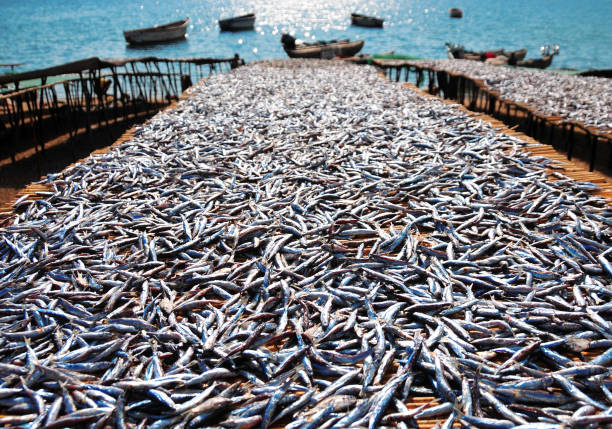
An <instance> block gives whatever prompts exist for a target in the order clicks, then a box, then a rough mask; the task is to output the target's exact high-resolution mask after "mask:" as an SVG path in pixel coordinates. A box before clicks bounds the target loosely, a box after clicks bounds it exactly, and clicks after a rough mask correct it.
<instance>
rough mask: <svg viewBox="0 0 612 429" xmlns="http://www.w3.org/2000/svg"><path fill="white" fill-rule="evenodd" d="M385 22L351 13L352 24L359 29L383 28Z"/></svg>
mask: <svg viewBox="0 0 612 429" xmlns="http://www.w3.org/2000/svg"><path fill="white" fill-rule="evenodd" d="M384 22H385V20H384V19H380V18H375V17H373V16H366V15H360V14H358V13H351V23H352V24H353V25H357V26H359V27H375V28H382V26H383V23H384Z"/></svg>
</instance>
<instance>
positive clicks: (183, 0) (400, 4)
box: [0, 0, 612, 72]
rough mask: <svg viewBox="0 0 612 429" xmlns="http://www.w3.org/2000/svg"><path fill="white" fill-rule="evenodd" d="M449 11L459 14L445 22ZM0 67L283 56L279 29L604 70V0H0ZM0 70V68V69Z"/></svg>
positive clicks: (609, 60)
mask: <svg viewBox="0 0 612 429" xmlns="http://www.w3.org/2000/svg"><path fill="white" fill-rule="evenodd" d="M450 7H459V8H461V9H463V10H464V17H463V19H451V18H449V16H448V9H449V8H450ZM0 11H1V12H0V34H2V37H0V63H25V65H24V66H23V67H21V68H20V69H19V70H20V71H24V70H30V69H35V68H41V67H48V66H51V65H56V64H61V63H64V62H68V61H74V60H77V59H81V58H85V57H90V56H98V57H101V58H111V57H112V58H118V57H137V56H144V55H156V56H164V57H188V56H198V57H231V56H233V55H234V53H238V54H240V56H242V57H243V58H245V59H246V60H247V61H251V60H255V59H263V58H284V57H285V56H286V55H285V53H284V51H283V50H282V48H281V44H280V36H281V33H282V32H290V33H292V34H294V35H295V37H296V38H299V39H302V40H307V41H313V40H329V39H341V38H351V39H359V38H363V39H365V40H366V43H365V46H364V49H363V51H362V52H366V53H380V52H385V51H390V50H394V51H395V52H396V53H398V54H406V55H413V56H418V57H424V58H444V57H445V56H446V54H445V50H444V42H446V41H452V42H457V43H461V44H463V45H465V47H466V48H468V49H477V50H484V49H494V48H506V49H519V48H527V49H528V53H527V57H528V58H532V57H537V56H539V48H540V46H541V45H542V44H558V45H560V46H561V52H560V55H559V56H558V57H555V59H554V62H553V67H569V68H578V69H586V68H612V49H611V47H612V24H611V22H612V1H610V0H581V1H575V0H537V1H535V0H488V1H487V0H430V1H419V0H389V1H375V0H333V1H332V0H325V1H323V0H276V1H270V0H268V1H266V0H242V1H237V0H233V1H221V0H139V1H136V0H103V1H102V0H0ZM246 12H255V13H256V14H257V20H256V23H255V24H256V25H255V30H254V31H247V32H239V33H220V32H219V27H218V25H217V19H219V18H226V17H230V16H235V15H239V14H242V13H246ZM351 12H360V13H364V14H368V15H375V16H379V17H382V18H384V19H385V28H384V29H382V30H380V29H365V28H360V27H353V26H351V25H350V17H349V15H350V13H351ZM186 16H189V17H190V18H191V25H190V27H189V30H188V38H187V40H186V41H184V42H179V43H174V44H169V45H161V46H159V45H158V46H155V47H151V48H147V49H134V48H129V47H127V46H126V43H125V41H124V39H123V34H122V30H125V29H131V28H138V27H148V26H151V25H154V24H160V23H165V22H169V21H174V20H177V19H181V18H184V17H186ZM4 71H6V69H1V68H0V72H4Z"/></svg>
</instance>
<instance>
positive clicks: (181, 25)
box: [123, 18, 189, 45]
mask: <svg viewBox="0 0 612 429" xmlns="http://www.w3.org/2000/svg"><path fill="white" fill-rule="evenodd" d="M188 23H189V18H185V19H183V20H181V21H175V22H171V23H169V24H164V25H156V26H155V27H149V28H137V29H135V30H125V31H124V32H123V37H125V41H126V42H128V43H130V44H133V45H143V44H148V43H161V42H170V41H172V40H180V39H184V38H185V34H186V32H187V24H188Z"/></svg>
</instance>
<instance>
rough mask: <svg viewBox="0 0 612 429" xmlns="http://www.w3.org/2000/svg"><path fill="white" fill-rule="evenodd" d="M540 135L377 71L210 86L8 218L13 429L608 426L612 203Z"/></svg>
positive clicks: (7, 366)
mask: <svg viewBox="0 0 612 429" xmlns="http://www.w3.org/2000/svg"><path fill="white" fill-rule="evenodd" d="M525 145H526V143H525V142H523V141H521V140H519V139H517V138H515V137H512V136H508V135H504V134H499V133H497V132H496V130H495V129H493V128H492V127H491V126H490V125H489V124H487V123H485V122H482V121H480V120H477V119H474V118H471V117H469V116H467V115H466V114H465V113H463V112H462V111H460V110H459V109H458V108H457V107H456V106H452V105H449V104H446V103H443V102H441V101H438V100H434V99H431V98H424V97H422V96H420V95H418V94H417V93H415V92H412V91H410V90H408V89H406V88H402V87H400V86H399V85H397V84H395V83H391V82H388V81H385V80H384V79H382V78H381V77H380V76H379V75H378V73H377V71H376V70H375V69H374V68H371V67H358V66H354V65H349V64H345V63H343V62H334V61H323V62H319V61H300V60H285V61H265V62H257V63H253V64H250V65H248V66H246V67H241V68H239V69H236V70H234V71H232V72H231V73H226V74H219V75H215V76H212V77H211V78H209V79H207V80H205V81H203V82H201V83H200V84H199V85H197V86H195V87H194V88H192V89H190V90H189V97H187V98H186V99H184V100H182V101H181V102H180V103H179V105H178V106H177V107H176V108H175V109H173V110H167V111H164V112H161V113H159V114H158V115H156V116H155V117H154V118H152V119H151V120H150V121H148V122H147V123H146V124H144V125H143V126H141V127H139V128H138V130H137V131H136V132H135V134H134V137H133V138H132V139H130V140H129V141H127V142H125V143H123V144H121V145H118V146H116V147H113V148H112V149H111V150H109V151H108V152H107V153H104V154H96V155H92V156H91V157H89V158H88V159H86V160H84V161H82V162H79V163H77V164H75V165H74V166H72V167H70V168H68V169H66V170H65V171H63V172H61V173H59V174H53V175H50V176H48V177H47V179H46V180H45V183H46V184H48V185H49V188H50V189H52V191H51V192H49V194H48V196H47V197H46V198H45V199H42V200H38V201H21V202H19V203H18V207H17V211H18V214H16V215H14V217H12V218H10V219H9V220H7V221H6V222H5V223H4V226H3V228H2V229H0V302H1V305H0V356H1V357H0V373H2V382H1V385H0V408H1V409H2V414H3V417H2V419H3V420H2V421H3V422H4V423H7V424H24V423H28V424H30V425H31V426H32V427H37V426H44V425H48V426H49V427H64V426H69V425H74V424H85V423H87V422H97V421H106V422H107V423H109V424H112V425H116V426H118V427H128V426H132V425H137V424H142V425H144V426H154V427H170V426H177V425H183V426H186V427H197V426H216V427H219V426H221V427H253V426H259V427H268V426H274V425H276V426H279V425H281V424H283V425H284V424H288V427H314V426H321V425H326V426H330V427H331V426H334V425H335V427H377V426H385V425H386V426H397V425H399V426H402V425H404V426H403V427H405V425H406V424H411V423H410V422H411V421H412V420H413V419H420V418H434V417H435V418H441V419H447V422H448V423H449V424H450V423H452V421H453V420H454V419H457V420H461V421H462V422H463V423H464V424H466V425H475V426H479V425H480V426H483V425H487V424H495V425H497V427H512V426H514V425H515V424H516V425H518V424H521V423H522V422H532V423H541V424H559V423H563V422H567V423H569V424H574V425H578V426H580V425H586V424H598V423H601V422H606V421H609V414H606V413H598V411H599V410H601V409H605V408H606V407H609V406H610V405H612V404H611V399H612V398H611V396H612V395H611V394H610V390H609V389H610V388H611V387H612V386H610V382H609V380H608V378H607V377H608V375H609V367H610V365H612V352H611V351H610V350H612V342H611V340H612V330H611V326H612V325H611V324H610V311H612V305H610V296H611V295H612V290H611V289H610V287H609V285H610V280H611V277H610V276H611V274H612V266H611V265H610V262H609V259H610V258H609V256H608V254H609V249H610V248H611V247H610V238H611V234H610V225H612V217H611V214H612V212H611V211H610V209H609V208H608V207H607V205H606V203H605V201H604V200H603V199H601V198H598V197H593V196H592V195H591V194H590V191H591V190H593V189H595V186H594V185H592V184H590V183H584V182H576V181H574V180H572V179H569V178H567V177H565V176H563V175H562V174H560V173H554V176H555V177H554V180H551V177H550V176H549V175H548V173H547V168H548V167H550V166H554V163H553V162H552V161H550V160H548V159H546V158H542V157H533V156H528V154H527V153H526V149H525ZM593 356H598V357H595V358H593ZM551 387H556V389H551ZM423 395H425V396H433V397H435V398H437V399H438V402H437V403H432V404H431V405H429V406H426V407H421V408H420V409H419V410H417V411H410V410H407V409H406V408H405V407H404V405H403V403H405V402H406V401H409V400H410V398H413V397H414V396H423ZM585 402H586V403H588V405H589V407H587V408H585V407H584V405H585ZM574 412H576V413H575V414H573V413H574ZM105 419H106V420H105ZM486 419H491V420H486Z"/></svg>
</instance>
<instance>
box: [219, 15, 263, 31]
mask: <svg viewBox="0 0 612 429" xmlns="http://www.w3.org/2000/svg"><path fill="white" fill-rule="evenodd" d="M254 26H255V14H254V13H249V14H246V15H241V16H236V17H234V18H227V19H220V20H219V27H220V28H221V31H242V30H252V29H253V27H254Z"/></svg>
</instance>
